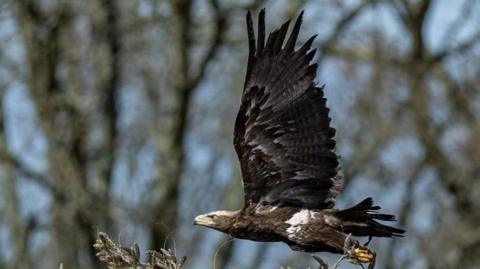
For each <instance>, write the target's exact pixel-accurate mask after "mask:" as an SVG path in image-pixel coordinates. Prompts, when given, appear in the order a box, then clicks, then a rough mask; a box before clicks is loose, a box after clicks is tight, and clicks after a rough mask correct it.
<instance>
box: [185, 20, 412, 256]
mask: <svg viewBox="0 0 480 269" xmlns="http://www.w3.org/2000/svg"><path fill="white" fill-rule="evenodd" d="M302 14H303V12H302V13H301V14H300V15H299V17H298V19H297V20H296V22H295V25H294V27H293V29H292V31H291V34H290V37H289V38H288V40H286V42H285V37H286V34H287V30H288V26H289V22H290V21H287V22H286V23H284V24H283V25H282V26H281V27H280V28H279V29H277V30H275V31H273V32H272V33H270V35H269V36H268V39H267V40H266V41H265V11H264V10H262V11H261V12H260V14H259V19H258V39H257V40H255V35H254V30H253V22H252V17H251V14H250V12H248V13H247V17H246V19H247V32H248V45H249V55H248V65H247V74H246V79H245V85H244V90H243V96H242V103H241V105H240V110H239V112H238V115H237V118H236V121H235V127H234V146H235V150H236V152H237V155H238V158H239V160H240V166H241V171H242V177H243V188H244V193H245V197H244V198H245V204H244V206H243V208H242V209H240V210H237V211H216V212H211V213H208V214H204V215H200V216H197V217H196V218H195V221H194V224H196V225H202V226H206V227H209V228H212V229H215V230H218V231H221V232H224V233H227V234H229V235H231V236H233V237H236V238H241V239H248V240H254V241H262V242H278V241H280V242H285V243H286V244H288V245H289V246H290V247H291V248H292V249H293V250H297V251H304V252H331V253H339V254H344V255H345V256H346V257H347V258H348V259H349V260H350V261H351V262H353V263H357V264H362V263H370V264H372V263H373V261H374V252H373V251H371V250H369V249H368V248H367V244H365V245H360V243H359V242H358V241H357V240H355V239H352V238H351V237H350V236H358V237H368V238H369V240H368V242H370V239H371V238H372V237H395V236H402V234H403V233H404V231H403V230H401V229H398V228H394V227H391V226H387V225H384V224H381V223H379V222H378V221H394V219H395V217H394V216H393V215H388V214H381V213H378V212H377V210H379V209H380V207H379V206H374V205H373V200H372V199H371V198H366V199H364V200H363V201H362V202H360V203H359V204H357V205H355V206H353V207H351V208H349V209H344V210H339V209H336V208H334V206H335V199H336V197H337V195H338V194H339V193H340V191H341V189H342V177H341V176H340V175H339V162H338V159H339V157H338V156H337V154H336V153H335V140H334V136H335V129H334V128H332V127H331V126H330V120H331V119H330V117H329V116H328V112H329V109H328V108H327V106H326V99H325V97H324V92H323V87H317V86H316V85H315V82H314V79H315V75H316V70H317V65H316V64H315V63H313V64H310V62H311V61H312V59H313V57H314V55H315V49H310V48H311V45H312V43H313V40H314V38H315V36H312V37H311V38H310V39H308V40H307V41H306V42H305V43H304V44H303V45H302V46H301V47H300V48H299V49H297V50H295V43H296V41H297V37H298V33H299V31H300V25H301V24H302Z"/></svg>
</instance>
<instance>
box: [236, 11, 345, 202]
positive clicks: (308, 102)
mask: <svg viewBox="0 0 480 269" xmlns="http://www.w3.org/2000/svg"><path fill="white" fill-rule="evenodd" d="M302 14H303V12H302ZM302 14H300V16H299V17H298V19H297V21H296V23H295V26H294V28H293V30H292V33H291V35H290V37H289V38H288V40H287V41H286V43H285V45H283V43H284V39H285V36H286V33H287V29H288V25H289V21H288V22H286V23H285V24H283V25H282V26H281V28H279V29H277V30H275V31H274V32H272V33H271V34H270V35H269V36H268V40H267V41H266V44H265V11H264V10H262V11H261V12H260V15H259V21H258V40H257V44H255V43H256V41H255V35H254V30H253V23H252V18H251V14H250V12H249V13H248V14H247V29H248V41H249V49H250V52H249V57H248V67H247V75H246V80H245V86H244V91H243V97H242V104H241V106H240V110H239V112H238V115H237V119H236V122H235V131H234V145H235V150H236V151H237V155H238V157H239V159H240V165H241V169H242V176H243V185H244V190H245V203H246V204H250V203H266V204H272V205H278V204H283V205H292V206H300V207H304V208H317V209H321V208H330V207H332V206H333V205H334V203H335V197H336V196H337V194H338V192H339V191H340V190H341V186H342V179H341V177H340V176H339V175H338V157H337V155H336V153H335V151H334V148H335V140H334V139H333V137H334V135H335V129H333V128H332V127H330V118H329V116H328V112H329V109H328V108H327V107H326V100H325V98H324V97H323V88H318V87H315V83H314V78H315V75H316V69H317V65H316V64H310V61H311V60H312V58H313V56H314V54H315V50H310V47H311V45H312V42H313V40H314V38H315V36H313V37H311V38H310V39H309V40H308V41H307V42H305V44H303V46H302V47H301V48H299V49H298V50H296V51H295V50H294V48H295V43H296V40H297V36H298V33H299V30H300V25H301V23H302Z"/></svg>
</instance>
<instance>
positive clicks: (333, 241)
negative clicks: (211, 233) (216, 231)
mask: <svg viewBox="0 0 480 269" xmlns="http://www.w3.org/2000/svg"><path fill="white" fill-rule="evenodd" d="M334 211H335V210H309V209H303V210H300V211H299V210H298V208H294V207H271V206H266V207H254V206H251V207H250V208H246V209H243V212H242V213H243V214H240V215H239V217H238V219H237V220H236V221H234V222H233V224H232V226H231V230H229V231H227V233H228V234H230V235H232V236H234V237H236V238H241V239H248V240H253V241H261V242H278V241H280V242H284V243H286V244H288V245H289V246H290V247H291V248H292V249H294V250H298V251H305V252H320V251H328V252H332V253H343V248H344V244H345V239H346V235H345V234H344V233H342V232H339V231H338V230H337V229H336V228H334V226H330V225H328V224H327V223H328V222H329V220H331V219H333V218H334V217H333V215H332V213H333V212H334ZM332 224H333V223H332Z"/></svg>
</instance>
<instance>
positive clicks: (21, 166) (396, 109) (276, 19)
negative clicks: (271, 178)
mask: <svg viewBox="0 0 480 269" xmlns="http://www.w3.org/2000/svg"><path fill="white" fill-rule="evenodd" d="M261 7H266V10H267V29H268V30H272V28H273V27H278V26H279V25H280V24H281V23H282V22H283V21H284V20H286V19H287V18H293V17H295V16H296V15H297V14H298V12H299V11H300V10H301V9H305V21H304V27H303V31H302V32H301V36H300V37H301V40H305V39H306V38H307V37H309V36H310V35H312V34H315V33H319V36H318V38H317V43H316V47H318V54H319V56H317V57H316V61H318V62H319V64H320V65H319V66H320V68H319V74H318V82H319V83H320V84H323V83H326V85H327V87H326V94H327V97H328V105H329V106H330V107H331V110H332V118H333V124H334V126H335V127H336V128H337V140H338V146H337V147H338V152H339V154H340V155H341V157H342V171H343V173H344V175H345V181H346V182H345V189H344V192H343V194H342V195H341V197H340V200H339V202H338V206H339V207H344V206H350V205H353V203H355V202H358V201H360V199H362V198H364V197H366V196H367V195H369V196H373V197H374V199H375V200H376V201H377V203H379V204H382V205H385V206H384V209H385V211H388V212H392V213H395V214H397V215H398V216H399V222H400V225H401V226H403V227H404V228H406V230H407V231H408V232H407V237H406V238H403V239H394V240H388V239H376V240H374V242H373V248H374V249H376V250H377V251H378V263H377V266H378V267H377V268H388V269H393V268H462V269H468V268H478V264H480V227H479V224H480V165H479V164H480V124H479V123H480V27H479V26H480V1H478V0H457V1H450V0H344V1H342V0H304V1H287V0H280V1H273V0H270V1H247V0H245V1H233V0H192V1H188V0H172V1H167V0H84V1H73V0H72V1H67V0H1V1H0V93H1V95H0V96H1V102H0V105H1V107H0V113H1V115H0V120H1V122H0V193H1V194H0V268H15V269H24V268H58V267H59V266H60V264H62V263H63V266H64V268H69V269H76V268H104V267H103V266H104V265H101V264H99V263H98V261H97V259H96V258H95V257H94V256H93V255H94V252H93V249H92V244H93V242H94V239H95V234H96V232H97V231H105V232H107V233H109V234H110V235H111V236H112V237H113V238H114V239H115V240H119V241H120V242H121V243H125V244H126V245H128V244H130V243H131V242H133V241H136V242H139V244H140V245H141V246H142V247H145V248H155V249H158V248H160V247H163V246H167V247H170V248H173V249H175V250H176V251H177V253H178V255H180V256H183V255H185V256H188V258H189V259H188V261H187V268H198V269H201V268H214V266H215V268H216V269H222V268H231V269H233V268H241V269H244V268H245V269H247V268H248V269H250V268H251V269H256V268H279V267H280V265H288V266H291V267H293V268H305V266H308V265H314V264H315V263H314V261H313V260H312V259H311V258H310V256H309V255H308V254H301V253H296V252H293V251H291V250H290V249H289V248H288V247H287V246H285V245H283V244H280V243H275V244H262V243H253V242H247V241H241V240H234V241H231V240H230V239H229V238H227V237H226V236H223V235H221V234H219V233H217V232H214V231H209V230H206V229H202V228H199V227H193V226H192V224H191V223H192V219H193V217H194V216H195V215H197V214H199V213H203V212H205V211H208V210H214V209H223V208H228V209H236V208H239V207H240V206H241V205H242V202H243V201H242V199H243V197H242V191H241V184H240V179H239V177H240V172H239V168H238V164H237V160H236V155H235V153H234V149H233V146H232V132H233V122H234V119H235V115H236V112H237V109H238V107H239V103H240V94H241V91H242V86H243V78H244V72H245V67H246V54H247V43H246V31H245V22H244V16H245V13H246V10H249V9H250V10H252V11H253V12H254V14H257V13H258V10H259V8H261ZM255 17H256V16H255ZM322 256H323V257H327V259H328V260H329V261H334V260H335V259H336V258H338V256H335V255H328V254H323V255H322ZM341 268H353V267H352V266H351V265H347V264H342V265H341Z"/></svg>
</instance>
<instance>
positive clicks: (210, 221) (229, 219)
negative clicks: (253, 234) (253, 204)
mask: <svg viewBox="0 0 480 269" xmlns="http://www.w3.org/2000/svg"><path fill="white" fill-rule="evenodd" d="M239 212H240V211H239V210H237V211H223V210H222V211H214V212H210V213H207V214H203V215H198V216H197V217H195V219H194V220H193V224H195V225H200V226H205V227H208V228H212V229H215V230H218V231H220V232H228V230H229V229H231V228H232V225H233V222H234V221H235V219H236V217H237V216H238V214H239Z"/></svg>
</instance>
